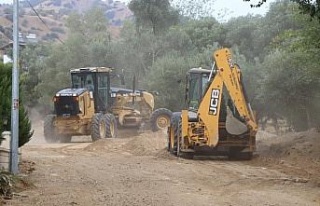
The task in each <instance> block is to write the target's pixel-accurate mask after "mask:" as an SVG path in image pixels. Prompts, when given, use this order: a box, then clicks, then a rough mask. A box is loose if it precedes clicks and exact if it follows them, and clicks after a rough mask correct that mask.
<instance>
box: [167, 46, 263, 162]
mask: <svg viewBox="0 0 320 206" xmlns="http://www.w3.org/2000/svg"><path fill="white" fill-rule="evenodd" d="M213 60H214V64H213V66H212V69H211V70H207V69H202V68H193V69H191V70H189V72H188V74H187V87H186V103H187V106H188V109H185V110H182V111H181V112H174V113H173V114H172V118H171V123H170V126H169V127H168V151H170V152H171V153H173V154H175V155H177V156H184V157H188V158H192V157H193V155H196V154H202V155H203V154H210V155H211V154H213V155H222V156H228V157H229V158H230V159H247V160H248V159H251V158H252V154H253V152H254V151H255V147H256V145H255V144H256V138H255V136H256V132H257V128H258V126H257V122H256V118H255V115H254V113H253V111H252V109H251V106H250V104H249V102H248V99H247V97H246V94H245V90H244V85H243V83H242V76H241V70H240V67H239V66H238V65H237V64H234V63H233V60H232V55H231V52H230V50H229V49H226V48H224V49H219V50H217V51H215V52H214V54H213Z"/></svg>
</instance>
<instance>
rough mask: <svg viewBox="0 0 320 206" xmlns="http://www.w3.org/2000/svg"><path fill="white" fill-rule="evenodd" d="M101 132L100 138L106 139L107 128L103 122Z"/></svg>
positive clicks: (100, 124) (100, 125) (100, 126)
mask: <svg viewBox="0 0 320 206" xmlns="http://www.w3.org/2000/svg"><path fill="white" fill-rule="evenodd" d="M99 131H100V137H101V138H105V137H106V126H105V124H104V122H103V121H101V122H100V123H99Z"/></svg>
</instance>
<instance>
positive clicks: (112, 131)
mask: <svg viewBox="0 0 320 206" xmlns="http://www.w3.org/2000/svg"><path fill="white" fill-rule="evenodd" d="M105 118H106V137H107V138H116V137H117V136H118V127H117V126H118V125H117V119H116V118H115V116H114V115H113V114H106V115H105Z"/></svg>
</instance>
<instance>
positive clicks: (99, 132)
mask: <svg viewBox="0 0 320 206" xmlns="http://www.w3.org/2000/svg"><path fill="white" fill-rule="evenodd" d="M106 130H107V129H106V118H105V117H104V115H103V114H101V113H98V114H94V116H93V117H92V122H91V139H92V141H97V140H99V139H102V138H106Z"/></svg>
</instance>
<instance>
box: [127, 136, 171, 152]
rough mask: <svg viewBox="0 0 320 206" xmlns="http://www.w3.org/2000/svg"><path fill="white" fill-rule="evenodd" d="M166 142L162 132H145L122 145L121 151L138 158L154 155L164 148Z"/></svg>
mask: <svg viewBox="0 0 320 206" xmlns="http://www.w3.org/2000/svg"><path fill="white" fill-rule="evenodd" d="M166 141H167V140H166V136H165V135H164V134H163V132H162V131H159V132H151V131H147V132H144V133H141V134H140V135H139V136H137V137H134V138H132V139H131V140H130V141H128V142H127V143H126V144H125V145H123V149H124V150H126V151H128V152H130V153H131V154H133V155H138V156H149V155H155V154H156V153H158V152H159V151H161V150H163V149H164V148H165V147H166V144H167V143H166Z"/></svg>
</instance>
